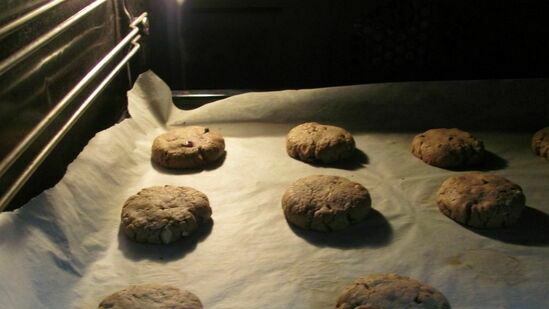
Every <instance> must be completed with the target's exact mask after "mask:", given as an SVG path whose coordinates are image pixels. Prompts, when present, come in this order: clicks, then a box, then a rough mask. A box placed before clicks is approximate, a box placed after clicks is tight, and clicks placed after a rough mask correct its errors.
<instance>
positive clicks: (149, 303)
mask: <svg viewBox="0 0 549 309" xmlns="http://www.w3.org/2000/svg"><path fill="white" fill-rule="evenodd" d="M162 308H171V309H202V308H203V307H202V303H201V302H200V299H198V297H197V296H196V295H194V294H193V293H191V292H189V291H186V290H180V289H178V288H175V287H172V286H169V285H159V284H143V285H133V286H130V287H128V288H126V289H123V290H120V291H117V292H115V293H113V294H111V295H109V296H107V297H105V298H104V299H103V301H101V303H100V304H99V307H98V309H162Z"/></svg>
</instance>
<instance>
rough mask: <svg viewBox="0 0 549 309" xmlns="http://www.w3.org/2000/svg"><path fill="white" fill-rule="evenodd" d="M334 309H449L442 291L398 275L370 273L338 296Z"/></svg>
mask: <svg viewBox="0 0 549 309" xmlns="http://www.w3.org/2000/svg"><path fill="white" fill-rule="evenodd" d="M336 308H337V309H358V308H361V309H362V308H364V309H393V308H418V309H420V308H423V309H449V308H450V304H449V303H448V300H447V299H446V297H444V295H442V293H440V292H439V291H437V290H436V289H434V288H432V287H431V286H428V285H426V284H424V283H421V282H419V281H417V280H414V279H410V278H408V277H404V276H400V275H398V274H372V275H366V276H363V277H360V278H358V279H356V280H355V281H354V282H353V283H351V284H350V285H349V286H347V287H346V288H345V290H344V291H343V292H342V293H341V294H340V295H339V297H338V299H337V303H336Z"/></svg>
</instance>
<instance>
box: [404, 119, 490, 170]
mask: <svg viewBox="0 0 549 309" xmlns="http://www.w3.org/2000/svg"><path fill="white" fill-rule="evenodd" d="M412 154H413V155H414V156H416V157H417V158H419V159H421V160H422V161H423V162H425V163H427V164H429V165H432V166H437V167H441V168H466V167H471V166H475V165H478V164H480V163H482V161H483V159H484V154H485V151H484V145H483V143H482V141H480V140H478V139H476V138H474V137H473V136H472V135H471V134H470V133H469V132H465V131H462V130H460V129H456V128H453V129H444V128H441V129H431V130H428V131H426V132H423V133H421V134H418V135H416V136H415V137H414V139H413V140H412Z"/></svg>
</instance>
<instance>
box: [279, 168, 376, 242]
mask: <svg viewBox="0 0 549 309" xmlns="http://www.w3.org/2000/svg"><path fill="white" fill-rule="evenodd" d="M282 209H283V211H284V215H285V216H286V219H287V220H288V222H290V223H292V224H294V225H296V226H298V227H300V228H302V229H307V230H316V231H325V232H326V231H336V230H342V229H344V228H346V227H348V226H350V225H351V224H353V223H357V222H360V221H363V220H364V219H365V218H366V216H367V215H368V213H369V212H370V210H371V199H370V193H369V192H368V190H367V189H366V188H364V187H363V186H362V185H361V184H359V183H356V182H352V181H350V180H348V179H347V178H344V177H339V176H327V175H314V176H308V177H304V178H301V179H299V180H297V181H296V182H294V183H293V184H292V185H291V186H290V187H289V188H288V189H287V190H286V192H285V193H284V195H283V196H282Z"/></svg>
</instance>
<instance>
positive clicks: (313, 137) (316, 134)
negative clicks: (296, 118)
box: [286, 122, 355, 163]
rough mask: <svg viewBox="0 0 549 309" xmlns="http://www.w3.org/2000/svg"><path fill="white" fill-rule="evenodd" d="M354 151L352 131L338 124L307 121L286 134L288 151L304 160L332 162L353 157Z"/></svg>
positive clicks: (290, 154) (309, 161) (293, 156)
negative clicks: (330, 124)
mask: <svg viewBox="0 0 549 309" xmlns="http://www.w3.org/2000/svg"><path fill="white" fill-rule="evenodd" d="M354 151H355V140H354V139H353V136H352V135H351V133H349V132H347V131H346V130H345V129H343V128H340V127H336V126H329V125H323V124H319V123H316V122H307V123H303V124H300V125H298V126H296V127H294V128H293V129H291V130H290V132H289V133H288V135H287V136H286V152H288V155H289V156H290V157H292V158H295V159H298V160H301V161H303V162H308V163H332V162H335V161H338V160H341V159H346V158H349V157H351V156H352V155H353V153H354Z"/></svg>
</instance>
